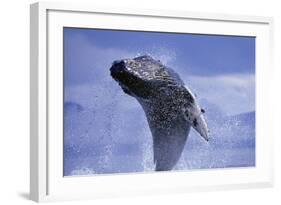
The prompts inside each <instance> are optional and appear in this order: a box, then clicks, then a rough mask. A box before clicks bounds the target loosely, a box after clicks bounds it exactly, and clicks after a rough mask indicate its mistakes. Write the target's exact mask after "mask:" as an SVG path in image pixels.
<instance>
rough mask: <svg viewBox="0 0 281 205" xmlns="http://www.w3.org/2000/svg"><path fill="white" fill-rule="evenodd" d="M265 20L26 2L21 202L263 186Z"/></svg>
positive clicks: (267, 177)
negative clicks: (25, 191)
mask: <svg viewBox="0 0 281 205" xmlns="http://www.w3.org/2000/svg"><path fill="white" fill-rule="evenodd" d="M272 22H273V21H272V19H271V18H269V17H253V16H235V15H222V14H202V13H192V12H183V11H154V10H138V9H135V10H134V9H122V8H119V9H111V8H96V7H95V6H94V5H81V4H77V5H75V4H60V3H59V4H58V3H36V4H32V5H31V41H30V42H31V140H30V144H31V152H30V160H31V173H30V175H31V177H30V178H31V182H30V197H31V199H32V200H35V201H52V200H70V199H81V198H97V197H112V196H128V195H137V194H151V193H173V192H187V191H202V190H223V189H230V188H250V187H266V186H271V185H272V182H273V176H272V170H273V167H272V159H271V158H272V153H271V152H272V145H273V139H272V138H273V137H272V124H271V123H270V111H271V109H272V108H271V106H270V100H269V99H270V97H271V93H270V91H269V90H270V86H271V84H270V78H271V77H272V65H271V61H272V60H271V56H272V54H271V46H272Z"/></svg>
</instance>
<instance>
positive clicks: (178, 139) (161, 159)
mask: <svg viewBox="0 0 281 205" xmlns="http://www.w3.org/2000/svg"><path fill="white" fill-rule="evenodd" d="M189 130H190V125H187V124H185V125H182V126H181V125H178V126H176V127H174V128H173V130H172V132H171V133H168V134H167V132H169V131H168V130H157V129H154V130H153V151H154V163H155V166H156V167H155V170H156V171H168V170H171V169H173V167H174V166H175V164H176V163H177V162H178V160H179V158H180V156H181V153H182V151H183V148H184V145H185V142H186V140H187V136H188V133H189Z"/></svg>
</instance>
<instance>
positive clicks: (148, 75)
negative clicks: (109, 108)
mask: <svg viewBox="0 0 281 205" xmlns="http://www.w3.org/2000/svg"><path fill="white" fill-rule="evenodd" d="M110 73H111V76H112V78H113V79H114V80H116V81H117V82H118V83H119V85H120V87H121V88H122V90H123V91H124V92H125V93H126V94H128V95H129V96H132V97H134V98H136V100H137V101H138V102H139V104H140V105H141V106H142V108H143V110H144V112H145V115H146V118H147V122H148V124H149V128H150V131H151V134H152V138H153V155H154V156H153V158H154V164H155V170H156V171H168V170H171V169H173V167H174V166H175V165H176V163H177V162H178V160H179V158H180V156H181V153H182V151H183V148H184V145H185V143H186V140H187V137H188V135H189V131H190V128H191V127H192V128H194V129H195V130H196V131H197V132H198V133H199V135H200V136H201V137H203V138H204V139H205V140H206V141H208V140H209V136H208V135H209V134H208V133H209V130H208V127H207V123H206V120H205V118H204V117H203V114H204V113H205V110H204V109H201V108H200V106H199V104H198V102H197V99H196V97H195V95H194V94H193V93H192V92H191V90H190V89H189V88H187V87H186V86H185V84H184V82H183V81H182V80H181V78H180V77H179V75H178V74H177V73H176V72H175V71H174V70H173V69H171V68H169V67H167V66H165V65H164V64H162V63H161V61H159V60H155V59H153V58H152V57H151V56H148V55H144V56H139V57H136V58H133V59H123V60H116V61H114V62H113V63H112V66H111V68H110Z"/></svg>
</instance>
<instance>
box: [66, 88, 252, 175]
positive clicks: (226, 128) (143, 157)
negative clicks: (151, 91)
mask: <svg viewBox="0 0 281 205" xmlns="http://www.w3.org/2000/svg"><path fill="white" fill-rule="evenodd" d="M99 93H100V92H99ZM99 95H106V94H105V93H102V92H101V93H100V94H99ZM110 95H111V96H112V98H110V100H109V99H108V98H106V101H103V100H100V99H103V98H100V99H99V98H98V96H97V99H96V100H92V101H91V102H92V106H82V105H81V104H79V103H77V102H70V101H68V102H65V104H64V175H65V176H71V175H93V174H106V173H130V172H143V171H153V170H154V164H153V150H152V136H151V133H150V130H149V127H148V124H147V122H146V118H145V115H144V112H143V111H142V108H141V107H140V105H139V104H138V103H137V101H136V100H135V99H133V98H132V97H130V96H127V95H125V94H124V93H122V91H120V92H119V91H112V92H111V93H110ZM100 97H101V96H100ZM104 103H105V104H106V106H105V105H104ZM102 104H103V105H102ZM201 104H203V106H204V105H205V106H204V108H205V109H206V111H207V112H206V118H207V122H208V124H209V129H210V131H211V139H210V141H209V142H208V143H207V142H206V141H204V140H203V139H202V138H201V137H199V135H198V134H197V133H196V132H195V131H194V130H193V129H192V130H191V132H190V134H189V137H188V140H187V143H186V145H185V148H184V151H183V153H182V156H181V158H180V160H179V162H178V163H177V165H176V167H175V168H174V170H190V169H206V168H208V169H209V168H226V167H249V166H255V112H247V113H242V114H239V115H234V116H226V115H223V114H222V112H221V111H220V110H219V109H218V108H217V107H216V106H214V105H212V104H210V103H208V101H206V100H202V101H201ZM208 111H209V112H208Z"/></svg>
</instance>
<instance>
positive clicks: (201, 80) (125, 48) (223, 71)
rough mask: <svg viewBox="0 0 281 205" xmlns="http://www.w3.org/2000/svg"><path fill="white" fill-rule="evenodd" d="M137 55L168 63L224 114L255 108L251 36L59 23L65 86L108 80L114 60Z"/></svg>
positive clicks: (253, 44)
mask: <svg viewBox="0 0 281 205" xmlns="http://www.w3.org/2000/svg"><path fill="white" fill-rule="evenodd" d="M141 54H150V55H152V56H153V57H154V58H156V59H159V60H161V61H162V62H163V63H164V64H166V65H168V66H170V67H171V68H173V69H174V70H175V71H176V72H178V73H179V75H180V76H181V78H182V79H183V80H184V82H185V84H186V86H188V87H190V88H191V89H192V90H193V91H194V92H195V93H196V94H197V96H198V97H199V100H208V101H210V102H211V103H213V104H216V105H218V106H219V107H221V109H222V110H223V111H224V112H226V114H227V115H233V114H239V113H243V112H247V111H252V110H255V38H253V37H241V36H218V35H196V34H174V33H157V32H133V31H113V30H97V29H79V28H64V76H65V86H67V87H71V88H74V89H75V86H82V85H87V84H89V85H92V86H93V85H96V86H100V85H102V83H105V82H111V81H112V79H111V77H110V75H109V67H110V65H111V63H112V62H113V61H114V60H116V59H124V58H133V57H135V56H138V55H141ZM113 86H114V84H113ZM85 89H86V88H85ZM68 90H70V89H68ZM66 91H67V89H66ZM85 92H86V90H85ZM68 93H69V92H66V96H67V98H66V99H68V96H70V98H73V97H74V96H72V97H71V94H70V95H69V94H68ZM85 94H86V93H85ZM80 95H81V93H80ZM70 100H71V99H70ZM82 104H83V103H82ZM84 104H89V102H84Z"/></svg>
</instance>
